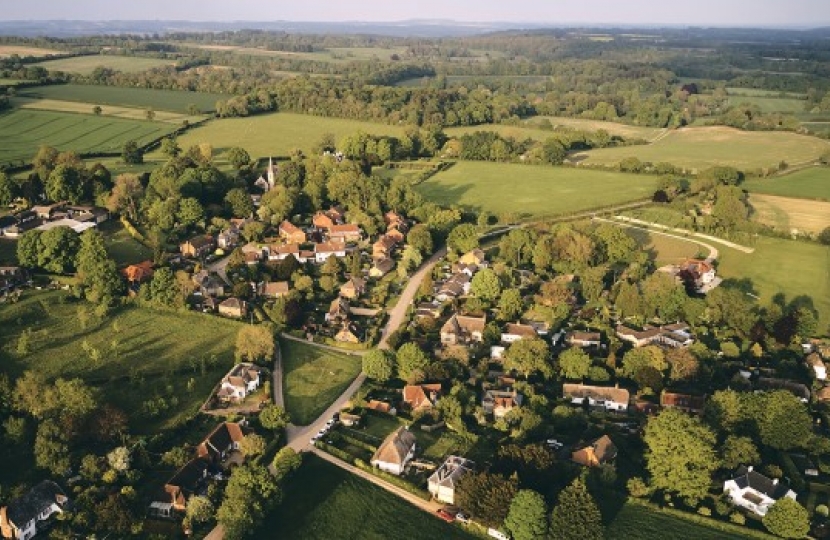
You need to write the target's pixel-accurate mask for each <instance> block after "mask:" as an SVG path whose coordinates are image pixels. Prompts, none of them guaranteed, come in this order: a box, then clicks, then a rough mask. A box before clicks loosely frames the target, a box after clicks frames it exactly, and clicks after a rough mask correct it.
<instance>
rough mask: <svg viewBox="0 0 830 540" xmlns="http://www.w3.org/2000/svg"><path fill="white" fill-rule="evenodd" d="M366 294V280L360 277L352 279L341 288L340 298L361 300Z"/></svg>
mask: <svg viewBox="0 0 830 540" xmlns="http://www.w3.org/2000/svg"><path fill="white" fill-rule="evenodd" d="M365 292H366V280H365V279H363V278H358V277H351V278H349V280H348V281H347V282H346V283H344V284H343V285H341V286H340V296H342V297H343V298H348V299H349V300H354V299H356V298H360V297H361V296H362V295H363V294H364V293H365Z"/></svg>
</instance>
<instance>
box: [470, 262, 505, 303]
mask: <svg viewBox="0 0 830 540" xmlns="http://www.w3.org/2000/svg"><path fill="white" fill-rule="evenodd" d="M470 292H472V293H473V294H474V295H476V296H477V297H479V298H481V299H482V300H484V301H486V302H492V301H494V300H496V299H497V298H498V297H499V295H500V294H501V282H500V281H499V276H497V275H496V273H495V272H494V271H493V270H492V269H490V268H483V269H482V270H479V271H478V272H476V275H475V276H473V280H472V282H471V283H470Z"/></svg>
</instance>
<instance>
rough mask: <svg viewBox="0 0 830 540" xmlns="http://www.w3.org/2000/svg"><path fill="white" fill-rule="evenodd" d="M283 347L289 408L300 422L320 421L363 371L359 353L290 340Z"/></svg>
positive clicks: (298, 423)
mask: <svg viewBox="0 0 830 540" xmlns="http://www.w3.org/2000/svg"><path fill="white" fill-rule="evenodd" d="M280 347H281V350H282V361H283V364H282V366H283V391H284V393H285V408H286V410H287V411H288V413H289V414H290V415H291V421H292V422H293V423H294V424H297V425H306V424H310V423H311V422H312V421H314V420H316V419H317V417H318V416H320V415H321V414H322V413H323V411H325V410H326V409H327V408H328V406H329V405H331V404H332V402H333V401H334V400H335V399H336V398H337V397H338V396H339V395H340V394H341V393H342V392H343V390H345V389H346V387H347V386H349V384H351V382H352V381H353V380H354V378H355V377H357V376H358V374H359V373H360V369H361V360H360V357H359V356H350V355H347V354H342V353H336V352H332V351H328V350H325V349H321V348H319V347H314V346H312V345H305V344H303V343H298V342H296V341H288V340H282V341H281V342H280Z"/></svg>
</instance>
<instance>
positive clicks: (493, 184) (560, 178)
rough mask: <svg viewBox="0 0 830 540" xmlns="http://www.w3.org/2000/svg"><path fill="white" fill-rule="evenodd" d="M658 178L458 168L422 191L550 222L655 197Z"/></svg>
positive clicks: (440, 199) (500, 166) (442, 200)
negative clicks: (590, 210)
mask: <svg viewBox="0 0 830 540" xmlns="http://www.w3.org/2000/svg"><path fill="white" fill-rule="evenodd" d="M656 185H657V178H655V177H653V176H646V175H634V174H622V173H615V172H607V171H594V170H587V169H579V168H569V167H547V166H532V165H513V164H504V163H483V162H458V163H456V164H455V165H454V166H453V167H451V168H450V169H448V170H446V171H443V172H440V173H438V174H437V175H435V176H433V177H432V178H430V179H429V180H427V181H426V182H424V183H423V184H420V185H419V186H417V188H416V189H417V190H418V191H419V192H420V193H421V194H422V195H423V196H424V197H426V198H427V199H430V200H433V201H435V202H437V203H439V204H460V205H461V206H464V207H468V208H471V209H474V210H477V211H480V210H487V211H489V212H492V213H495V214H500V213H504V212H510V213H514V214H516V215H518V216H520V217H531V216H537V217H545V216H555V215H560V214H567V213H572V212H578V211H580V210H589V209H591V208H598V207H601V206H608V205H613V204H621V203H626V202H630V201H634V200H638V199H642V198H646V197H650V196H651V195H652V194H653V193H654V190H655V188H656Z"/></svg>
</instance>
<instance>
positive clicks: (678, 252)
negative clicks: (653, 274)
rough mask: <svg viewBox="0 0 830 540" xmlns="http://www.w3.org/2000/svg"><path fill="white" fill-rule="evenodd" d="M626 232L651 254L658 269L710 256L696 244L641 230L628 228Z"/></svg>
mask: <svg viewBox="0 0 830 540" xmlns="http://www.w3.org/2000/svg"><path fill="white" fill-rule="evenodd" d="M625 231H626V232H627V233H628V234H629V235H630V236H632V237H634V239H636V240H637V243H638V244H639V245H640V247H641V249H643V250H644V251H646V252H647V253H648V254H649V258H650V259H651V260H652V261H654V264H655V266H657V267H660V266H664V265H667V264H678V263H679V262H681V261H683V260H684V259H689V258H693V257H698V256H699V255H702V256H703V258H705V257H706V255H707V254H708V253H707V250H706V249H705V248H703V247H702V246H699V245H697V244H695V243H694V242H689V241H686V240H680V239H678V238H672V237H670V236H663V235H661V234H655V233H651V232H648V231H644V230H641V229H630V228H626V229H625Z"/></svg>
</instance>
